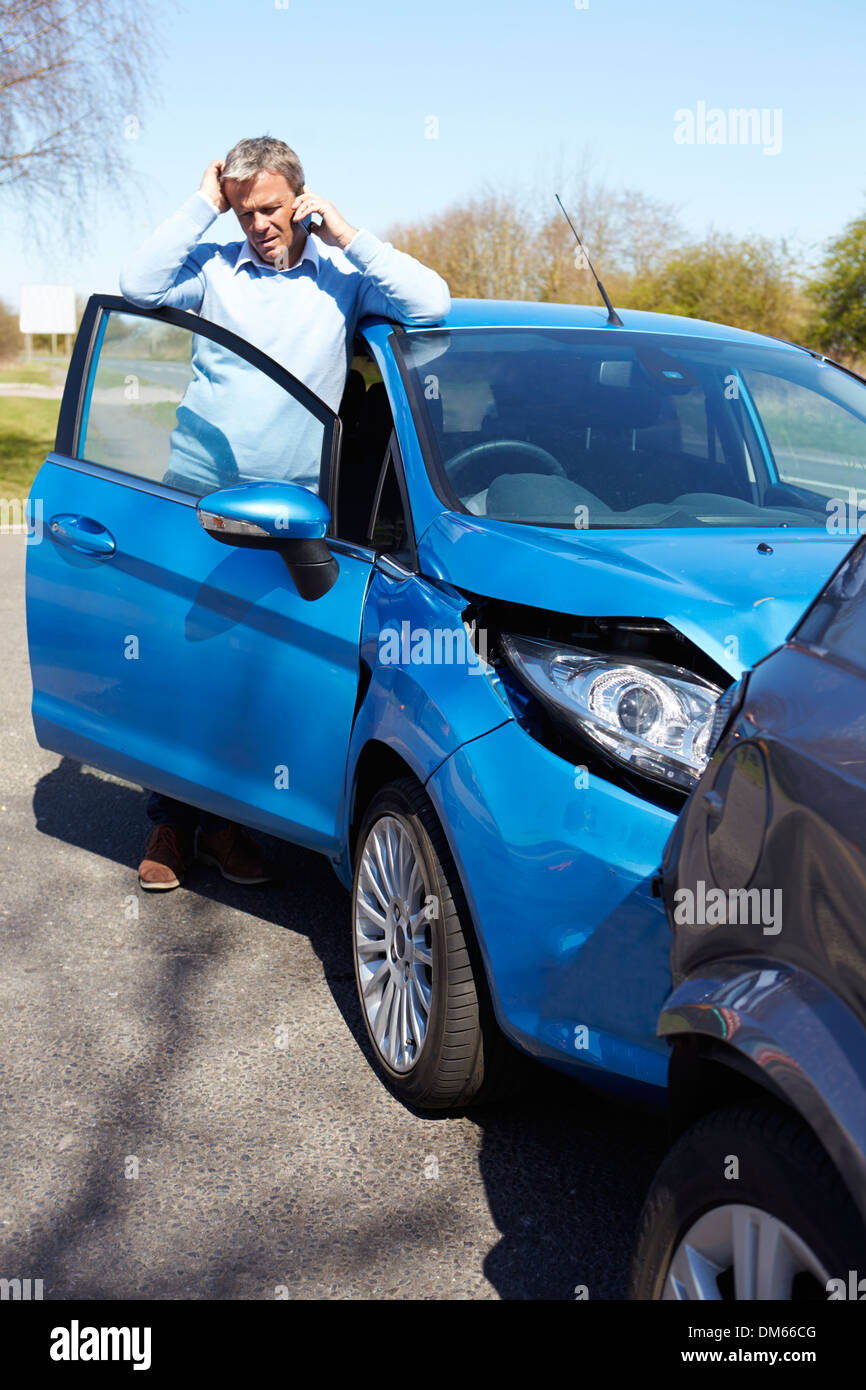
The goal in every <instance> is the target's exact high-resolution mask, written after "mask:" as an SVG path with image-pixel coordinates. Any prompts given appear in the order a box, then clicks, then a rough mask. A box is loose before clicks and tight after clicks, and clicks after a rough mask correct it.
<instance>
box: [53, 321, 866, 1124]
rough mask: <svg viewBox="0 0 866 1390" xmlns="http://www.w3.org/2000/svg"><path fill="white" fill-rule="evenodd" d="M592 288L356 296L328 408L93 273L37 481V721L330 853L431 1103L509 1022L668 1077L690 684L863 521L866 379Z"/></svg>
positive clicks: (789, 612)
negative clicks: (544, 296) (397, 311)
mask: <svg viewBox="0 0 866 1390" xmlns="http://www.w3.org/2000/svg"><path fill="white" fill-rule="evenodd" d="M621 319H622V322H621V325H617V324H615V323H613V322H608V321H607V318H606V315H605V313H604V311H603V310H601V309H595V308H592V307H581V306H575V305H563V304H538V303H507V302H494V301H482V300H462V301H460V300H458V301H455V302H454V304H453V306H452V309H451V312H450V313H449V315H448V317H447V319H445V320H443V321H442V323H441V324H438V325H435V326H427V327H413V326H411V325H408V324H400V323H397V322H392V321H389V320H386V319H382V318H369V319H365V320H363V321H362V322H361V323H360V324H359V326H358V329H357V333H356V336H355V340H354V343H353V345H352V350H353V353H354V355H353V357H352V359H351V366H350V370H349V372H348V376H347V385H346V390H345V393H344V396H343V400H342V402H341V406H340V410H339V413H338V414H335V413H334V412H333V411H331V410H330V409H329V408H328V407H327V406H326V405H325V404H324V403H323V402H322V401H321V400H319V399H318V398H317V397H316V396H314V395H313V394H312V393H311V392H310V391H309V390H308V389H307V388H306V387H305V386H304V385H303V384H302V383H301V382H299V381H298V380H297V379H295V378H294V377H292V376H290V375H289V374H288V373H287V372H286V371H284V370H283V369H282V368H280V367H279V366H278V365H277V364H276V363H274V362H273V361H272V360H271V359H269V358H268V357H266V356H264V355H263V354H262V353H260V352H259V351H257V350H256V349H255V348H253V347H252V346H251V345H250V344H248V343H246V342H244V341H241V340H239V339H238V338H236V337H234V336H233V335H232V334H231V333H229V332H227V331H226V330H225V329H223V328H222V327H220V326H217V325H214V324H211V323H208V322H206V321H205V320H203V319H201V318H199V317H197V316H195V315H191V314H187V313H183V312H179V311H176V310H170V309H160V310H152V311H147V310H142V309H139V308H136V307H135V306H133V305H132V304H130V303H128V302H127V301H125V300H123V299H120V298H116V297H110V296H104V295H98V296H95V297H94V298H92V299H91V300H90V302H89V304H88V307H87V310H86V313H85V316H84V320H83V323H82V326H81V329H80V332H79V334H78V338H77V341H76V345H75V350H74V355H73V358H72V363H71V367H70V371H69V375H68V381H67V385H66V390H65V395H64V398H63V402H62V407H61V413H60V419H59V425H58V433H57V440H56V446H55V450H54V452H53V453H51V454H49V456H48V458H47V459H46V461H45V463H44V465H43V467H42V469H41V470H40V472H39V474H38V476H37V478H36V480H35V483H34V486H33V490H32V494H31V498H30V504H29V505H30V514H29V519H30V527H31V532H32V534H31V538H30V539H31V542H38V543H31V544H30V545H29V546H28V551H27V565H28V570H27V618H28V634H29V646H30V660H31V668H32V678H33V719H34V725H35V729H36V734H37V738H38V740H39V743H40V744H41V745H42V746H43V747H45V748H48V749H52V750H54V751H56V752H58V753H63V754H66V755H68V756H70V757H72V758H74V759H77V760H80V761H82V762H85V763H88V764H91V765H94V766H96V767H99V768H102V769H105V770H106V771H108V772H111V773H114V774H116V775H118V776H120V777H122V778H125V779H127V780H129V781H132V782H135V783H139V784H141V785H143V786H147V787H150V788H153V789H155V790H157V791H160V792H163V793H165V794H167V795H169V796H172V797H176V798H179V799H180V800H182V801H184V802H187V803H189V804H191V805H194V806H198V807H201V808H203V809H206V810H208V811H211V812H215V813H217V814H219V815H221V816H225V817H227V818H229V819H231V820H235V821H239V822H242V823H243V824H245V825H247V826H250V827H253V828H255V829H258V830H260V831H264V832H267V833H270V834H272V835H275V836H278V837H281V838H283V839H285V840H288V841H291V842H293V843H295V844H298V845H302V846H305V847H307V848H309V849H312V850H317V851H319V852H320V853H322V854H324V855H326V856H327V857H328V858H329V859H330V861H331V863H332V865H333V867H334V870H335V872H336V874H337V876H338V877H339V879H340V881H341V882H342V883H343V884H344V885H345V887H346V888H347V889H348V890H349V891H350V892H351V894H352V923H353V925H352V935H353V943H354V956H355V967H356V974H357V983H358V992H359V997H360V1001H361V1005H362V1011H363V1016H364V1019H365V1022H366V1027H367V1030H368V1032H369V1036H370V1041H371V1044H372V1048H373V1052H374V1054H375V1057H376V1060H377V1063H378V1065H379V1067H380V1069H381V1073H382V1075H383V1077H384V1078H385V1079H386V1081H387V1082H388V1084H389V1085H390V1086H391V1087H392V1089H393V1090H394V1091H395V1092H396V1093H397V1094H398V1095H399V1096H400V1097H401V1098H402V1099H403V1100H405V1101H406V1102H407V1103H410V1104H412V1105H414V1106H417V1107H420V1108H427V1109H443V1108H448V1109H457V1108H459V1107H462V1106H466V1105H468V1104H470V1103H478V1102H480V1101H482V1100H483V1099H484V1098H485V1096H487V1095H489V1094H490V1093H491V1088H492V1087H493V1085H494V1083H495V1081H496V1076H497V1072H498V1070H499V1068H500V1065H501V1058H502V1055H503V1053H504V1054H508V1053H509V1052H510V1051H511V1049H510V1048H509V1047H507V1046H505V1045H504V1044H503V1041H502V1040H503V1039H506V1040H508V1042H509V1043H510V1044H511V1045H512V1046H513V1047H516V1048H517V1049H518V1050H520V1051H522V1052H524V1053H528V1054H530V1055H531V1056H533V1057H535V1058H537V1059H541V1060H543V1061H545V1062H547V1063H550V1064H551V1065H553V1066H555V1067H559V1068H562V1069H566V1070H571V1071H573V1072H574V1073H575V1074H576V1075H582V1076H584V1077H585V1078H586V1079H594V1080H595V1081H598V1082H604V1083H605V1084H607V1085H611V1086H626V1087H634V1086H635V1085H637V1086H639V1087H650V1088H652V1087H664V1085H665V1083H666V1075H667V1062H668V1043H667V1042H666V1041H665V1040H664V1039H659V1038H658V1037H657V1036H656V1031H655V1030H656V1020H657V1017H658V1013H659V1009H660V1007H661V1005H662V1003H663V1001H664V999H665V997H666V995H667V993H668V991H669V988H670V972H669V964H668V957H669V945H670V943H669V935H668V927H667V924H666V919H665V914H664V910H663V905H662V902H661V901H660V899H659V898H658V897H655V896H654V895H653V891H652V882H653V876H654V873H655V871H656V869H657V867H658V865H659V862H660V859H661V854H662V849H663V847H664V845H665V842H666V840H667V839H668V836H669V834H670V831H671V828H672V826H673V824H674V821H675V819H676V817H677V815H678V812H679V811H680V809H681V807H682V806H683V804H684V802H685V800H686V797H687V796H688V793H689V791H690V790H691V788H692V787H693V785H694V784H695V782H696V780H697V779H698V777H699V776H700V774H701V772H702V770H703V768H704V766H705V764H706V761H707V749H708V747H709V746H710V739H711V735H712V729H713V722H714V717H715V714H716V702H717V701H718V700H719V697H720V696H721V695H722V694H723V692H724V691H725V690H726V689H727V688H728V687H729V686H730V685H731V684H732V682H733V681H734V680H735V679H736V678H738V677H739V676H740V675H741V673H742V672H743V670H745V669H746V668H748V667H751V666H753V665H754V664H755V662H757V661H759V660H760V659H761V658H762V657H763V656H764V655H766V653H767V652H769V651H770V650H771V649H772V648H774V647H776V646H778V645H779V644H780V643H781V642H782V641H784V638H785V636H786V634H787V633H788V632H789V631H790V629H791V628H792V627H793V626H794V624H795V622H796V621H797V619H798V618H799V617H800V615H801V613H802V611H803V610H804V608H805V607H806V605H807V603H808V602H809V601H810V600H811V598H812V596H813V595H814V593H815V592H816V591H817V590H818V589H819V588H820V587H821V585H822V584H823V583H824V582H825V581H826V580H827V578H828V577H829V575H830V574H831V573H832V571H833V570H834V569H835V568H836V566H837V564H838V563H839V561H840V559H841V558H842V556H843V554H844V553H845V550H846V548H847V547H850V546H851V544H852V542H853V540H854V538H855V536H856V534H857V527H858V525H859V514H858V505H859V504H858V495H857V492H856V484H857V481H858V480H859V478H860V477H862V476H863V473H862V470H863V469H864V467H866V384H864V383H863V382H862V381H861V380H860V379H859V378H857V377H855V376H854V375H852V374H850V373H849V372H847V371H845V370H843V369H842V368H840V367H838V366H836V365H834V364H832V363H830V362H828V361H827V360H825V359H823V358H821V357H819V356H818V355H817V354H815V353H812V352H809V351H807V350H806V349H803V348H800V347H796V346H793V345H791V344H787V343H783V342H781V341H778V340H775V339H771V338H768V337H764V336H761V335H758V334H753V333H746V332H741V331H738V330H735V329H732V328H725V327H720V326H718V325H715V324H709V323H700V322H695V321H690V320H685V319H680V318H673V317H668V316H664V315H657V314H648V313H639V312H631V311H625V310H624V311H622V315H621ZM208 401H211V402H212V403H213V410H211V409H210V407H209V406H208ZM217 421H218V422H219V423H216V422H217ZM313 461H314V464H315V467H314V470H313V477H314V478H316V477H317V478H318V485H316V483H315V482H313V483H312V485H310V484H309V482H307V485H303V486H302V485H300V484H298V483H296V482H291V481H287V477H298V476H305V475H307V474H309V471H310V468H311V467H312V462H313Z"/></svg>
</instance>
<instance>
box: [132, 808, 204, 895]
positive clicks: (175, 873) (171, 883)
mask: <svg viewBox="0 0 866 1390" xmlns="http://www.w3.org/2000/svg"><path fill="white" fill-rule="evenodd" d="M191 849H192V844H191V837H190V835H189V833H188V832H187V831H185V830H182V829H181V828H180V827H179V826H176V825H155V826H154V827H153V829H152V830H151V832H150V834H149V835H148V837H147V839H146V840H145V842H144V858H143V859H142V861H141V863H140V864H139V866H138V882H139V884H140V886H141V887H142V888H144V889H146V891H147V892H148V893H164V892H167V891H168V889H170V888H179V887H180V885H181V884H182V883H183V878H184V874H185V873H186V869H187V865H188V864H189V860H190V853H191Z"/></svg>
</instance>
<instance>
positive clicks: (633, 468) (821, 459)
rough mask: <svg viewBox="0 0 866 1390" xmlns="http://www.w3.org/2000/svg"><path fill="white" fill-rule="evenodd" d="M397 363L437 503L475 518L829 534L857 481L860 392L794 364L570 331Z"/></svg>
mask: <svg viewBox="0 0 866 1390" xmlns="http://www.w3.org/2000/svg"><path fill="white" fill-rule="evenodd" d="M397 351H398V354H399V355H400V358H401V362H402V366H403V371H404V378H405V380H406V382H407V386H408V388H409V391H410V394H411V396H412V398H413V407H414V411H415V418H416V420H417V421H418V423H419V432H420V435H421V441H422V445H423V448H424V452H425V456H426V459H427V465H428V468H429V469H430V471H431V474H432V476H433V478H434V481H435V482H436V484H437V486H438V490H439V492H440V495H441V496H442V497H443V498H444V499H445V500H446V502H447V503H448V505H449V506H451V507H456V508H458V509H460V508H463V509H465V510H467V511H469V512H471V513H474V514H475V515H477V516H487V517H493V518H495V519H497V520H501V521H517V522H524V523H532V524H534V525H538V526H560V527H563V526H567V527H574V526H579V527H588V528H602V529H604V528H609V527H669V526H680V527H682V526H759V527H761V528H762V529H766V527H768V526H810V527H826V528H828V529H831V519H832V518H834V517H835V518H838V517H839V516H840V514H842V513H841V512H840V508H841V509H843V510H844V509H845V508H846V507H848V504H849V501H850V500H851V499H852V493H851V490H852V489H854V490H856V489H857V488H858V485H859V484H860V482H861V480H864V479H866V473H864V469H866V384H863V383H861V382H860V381H859V380H858V379H857V378H855V377H852V376H849V375H848V374H847V373H845V372H843V371H841V370H840V369H839V368H837V367H834V366H832V365H831V364H829V363H826V362H821V361H820V360H818V359H816V358H813V357H811V356H809V355H808V354H807V353H805V352H797V351H794V350H792V349H789V348H784V347H773V346H772V345H769V346H765V345H763V344H759V345H753V344H749V343H737V342H719V341H715V340H713V339H710V338H692V337H686V336H673V335H667V334H649V333H632V332H629V331H626V330H619V329H603V330H585V329H573V328H567V329H546V328H544V329H542V328H495V329H494V328H490V329H487V328H479V329H475V328H472V329H452V330H445V329H438V330H430V331H426V330H425V331H415V332H410V333H406V334H401V335H398V340H397ZM855 495H856V494H855ZM864 505H866V501H864ZM856 513H857V505H856V500H855V501H854V515H855V516H856ZM847 514H848V513H847V512H845V515H847Z"/></svg>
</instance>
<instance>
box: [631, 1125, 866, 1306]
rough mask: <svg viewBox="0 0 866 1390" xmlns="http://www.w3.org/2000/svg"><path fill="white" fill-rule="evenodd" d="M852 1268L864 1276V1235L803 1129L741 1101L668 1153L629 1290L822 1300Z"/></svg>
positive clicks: (650, 1200) (658, 1295)
mask: <svg viewBox="0 0 866 1390" xmlns="http://www.w3.org/2000/svg"><path fill="white" fill-rule="evenodd" d="M726 1172H727V1173H733V1172H738V1176H737V1177H733V1176H731V1177H726V1176H725V1174H726ZM852 1269H854V1270H862V1271H863V1272H864V1273H866V1231H864V1226H863V1223H862V1221H861V1220H860V1217H859V1215H858V1213H857V1210H856V1208H855V1206H854V1204H853V1202H852V1201H851V1198H850V1197H849V1195H848V1192H847V1189H846V1188H845V1185H844V1183H843V1182H842V1180H841V1178H840V1177H839V1174H838V1173H837V1171H836V1169H835V1168H834V1166H833V1165H832V1163H831V1162H830V1160H829V1159H828V1157H827V1155H826V1154H825V1152H824V1150H823V1149H822V1147H821V1145H820V1144H819V1143H818V1141H817V1139H816V1138H815V1136H814V1135H813V1134H812V1132H811V1130H809V1129H807V1128H806V1127H805V1125H803V1124H802V1123H801V1122H800V1120H799V1119H798V1118H797V1117H796V1116H795V1115H794V1114H792V1113H790V1112H788V1111H784V1110H780V1109H778V1110H777V1109H775V1108H771V1107H769V1106H768V1107H767V1108H761V1107H752V1106H748V1107H746V1106H743V1107H735V1108H730V1109H726V1110H719V1111H716V1112H714V1113H713V1114H711V1115H707V1116H705V1117H704V1118H703V1119H701V1120H700V1121H698V1122H697V1123H696V1124H695V1125H694V1126H693V1127H692V1128H691V1129H690V1130H688V1131H687V1132H686V1133H685V1134H683V1135H682V1136H681V1137H680V1139H679V1140H678V1141H677V1143H676V1144H675V1145H674V1146H673V1148H672V1149H671V1151H670V1153H669V1154H668V1155H667V1157H666V1158H665V1159H664V1161H663V1163H662V1165H661V1167H660V1168H659V1171H658V1173H657V1174H656V1177H655V1180H654V1182H653V1184H652V1187H651V1188H650V1191H649V1194H648V1196H647V1199H646V1202H645V1204H644V1209H643V1212H642V1214H641V1219H640V1226H639V1230H638V1237H637V1242H636V1245H635V1252H634V1256H633V1259H632V1269H631V1280H630V1288H629V1296H630V1297H631V1298H633V1299H661V1300H665V1299H677V1300H695V1299H707V1300H728V1301H738V1302H744V1301H757V1300H765V1299H783V1300H786V1301H801V1300H802V1301H807V1300H809V1301H820V1300H826V1299H827V1296H828V1294H827V1282H828V1280H829V1279H831V1278H841V1279H844V1280H845V1283H846V1286H847V1283H848V1272H849V1270H852Z"/></svg>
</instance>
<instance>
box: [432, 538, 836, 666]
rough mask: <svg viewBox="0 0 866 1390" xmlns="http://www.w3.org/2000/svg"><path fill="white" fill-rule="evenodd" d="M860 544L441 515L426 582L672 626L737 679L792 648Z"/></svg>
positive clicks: (561, 609)
mask: <svg viewBox="0 0 866 1390" xmlns="http://www.w3.org/2000/svg"><path fill="white" fill-rule="evenodd" d="M856 539H857V538H856V536H830V535H828V534H827V533H826V532H824V531H812V530H810V531H805V530H797V531H793V530H787V529H785V528H779V527H776V528H773V527H768V528H767V530H766V531H761V530H750V531H749V532H748V533H746V532H745V531H742V530H736V531H723V530H713V531H710V530H706V531H694V530H681V531H674V530H668V531H649V530H646V531H627V530H623V531H617V532H608V533H607V534H602V533H601V532H596V533H593V532H592V531H580V530H577V531H573V532H572V531H566V530H553V529H548V528H546V527H540V526H520V525H514V524H512V523H509V522H502V521H488V520H486V519H482V518H476V517H471V516H464V515H462V514H460V513H457V512H443V513H442V514H441V515H440V516H439V517H437V519H436V520H435V521H434V522H433V523H432V524H431V525H430V526H429V527H428V528H427V530H426V531H425V533H424V535H423V537H422V539H421V541H420V543H419V546H418V551H419V558H420V561H421V569H422V571H423V572H424V573H425V574H428V575H430V576H431V577H434V578H438V579H443V580H446V581H447V582H449V583H451V584H453V585H454V586H455V587H456V588H458V589H464V590H468V591H469V592H471V593H473V594H478V595H483V596H485V597H487V598H498V599H505V600H508V601H510V602H513V603H524V604H528V605H530V606H531V607H533V608H542V609H546V610H548V611H550V612H555V613H575V614H579V615H581V616H585V617H621V618H626V617H627V618H661V619H664V620H665V621H666V622H668V623H670V624H671V626H672V627H675V628H677V629H678V630H679V631H680V632H682V633H683V634H684V635H685V636H686V637H689V638H690V639H691V640H692V641H693V642H694V643H695V644H696V645H697V646H698V647H700V648H702V650H703V651H705V652H706V653H707V655H708V656H711V657H712V658H713V660H714V661H716V662H718V664H719V665H720V666H721V667H722V668H723V669H724V670H726V671H728V672H729V673H730V675H732V676H739V675H740V674H741V673H742V671H743V670H745V669H746V668H748V667H750V666H753V665H754V664H755V662H756V661H759V660H760V659H761V657H763V656H766V654H767V653H768V652H769V651H772V649H773V648H774V647H777V646H778V645H779V644H780V643H781V642H783V641H784V640H785V638H786V636H787V635H788V633H789V632H790V630H791V628H792V627H793V626H794V624H795V623H796V622H797V620H798V619H799V618H800V617H801V616H802V613H803V611H804V609H805V608H806V607H807V605H808V604H809V603H810V602H811V601H812V599H813V598H814V597H815V595H816V594H817V593H818V590H819V589H820V588H821V587H822V585H823V584H824V583H825V582H826V580H827V579H828V578H829V576H830V575H831V574H832V572H833V570H834V569H835V568H836V566H837V565H838V564H839V563H840V561H841V560H842V558H843V556H844V554H845V552H846V551H847V550H849V549H850V547H851V546H852V545H853V543H854V541H855V540H856ZM764 543H765V544H767V545H770V546H772V548H773V553H772V554H770V555H767V554H762V553H761V552H760V551H759V550H758V546H759V545H760V544H764ZM731 639H734V640H733V641H732V640H731Z"/></svg>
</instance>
